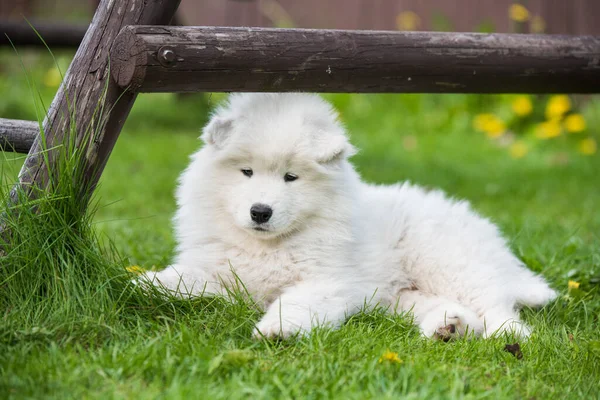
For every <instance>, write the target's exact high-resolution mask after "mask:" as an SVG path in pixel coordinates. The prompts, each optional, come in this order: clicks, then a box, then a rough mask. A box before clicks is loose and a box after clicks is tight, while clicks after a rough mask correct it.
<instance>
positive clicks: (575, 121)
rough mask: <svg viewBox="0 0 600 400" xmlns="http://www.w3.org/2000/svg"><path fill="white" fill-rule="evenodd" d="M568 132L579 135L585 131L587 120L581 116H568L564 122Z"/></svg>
mask: <svg viewBox="0 0 600 400" xmlns="http://www.w3.org/2000/svg"><path fill="white" fill-rule="evenodd" d="M564 126H565V129H566V130H567V132H571V133H577V132H583V131H584V130H585V119H584V118H583V115H581V114H571V115H567V117H566V118H565V121H564Z"/></svg>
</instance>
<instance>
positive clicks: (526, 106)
mask: <svg viewBox="0 0 600 400" xmlns="http://www.w3.org/2000/svg"><path fill="white" fill-rule="evenodd" d="M512 109H513V111H514V112H515V114H517V115H518V116H519V117H525V116H527V115H529V114H531V112H532V111H533V104H531V99H530V98H529V96H519V97H517V98H516V99H514V100H513V102H512Z"/></svg>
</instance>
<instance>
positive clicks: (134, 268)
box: [125, 265, 144, 275]
mask: <svg viewBox="0 0 600 400" xmlns="http://www.w3.org/2000/svg"><path fill="white" fill-rule="evenodd" d="M125 269H126V270H127V272H129V273H132V274H136V275H141V274H143V273H144V269H143V268H142V267H140V266H139V265H130V266H129V267H126V268H125Z"/></svg>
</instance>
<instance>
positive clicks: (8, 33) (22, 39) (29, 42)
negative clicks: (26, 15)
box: [0, 19, 87, 49]
mask: <svg viewBox="0 0 600 400" xmlns="http://www.w3.org/2000/svg"><path fill="white" fill-rule="evenodd" d="M32 27H33V28H32ZM34 28H35V29H34ZM86 30H87V25H81V24H73V23H68V24H67V23H61V24H58V23H53V22H44V21H32V22H31V24H29V23H27V22H18V21H11V20H2V19H0V46H5V45H10V44H12V45H15V46H18V47H21V46H44V42H46V45H47V46H48V47H50V48H51V49H55V48H57V47H77V46H79V43H81V40H82V39H83V36H84V35H85V32H86ZM36 31H37V33H36ZM38 34H39V36H38ZM40 36H41V37H42V38H43V39H44V41H43V42H42V40H41V39H40Z"/></svg>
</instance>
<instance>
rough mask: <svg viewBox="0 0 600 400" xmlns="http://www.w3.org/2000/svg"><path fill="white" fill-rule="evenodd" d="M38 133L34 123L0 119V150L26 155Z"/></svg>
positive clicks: (38, 130) (37, 126)
mask: <svg viewBox="0 0 600 400" xmlns="http://www.w3.org/2000/svg"><path fill="white" fill-rule="evenodd" d="M39 132H40V126H39V125H38V123H37V122H35V121H23V120H19V119H6V118H0V150H1V151H14V152H16V153H27V152H29V149H30V148H31V146H32V145H33V141H34V140H35V138H36V136H37V135H38V133H39Z"/></svg>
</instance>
